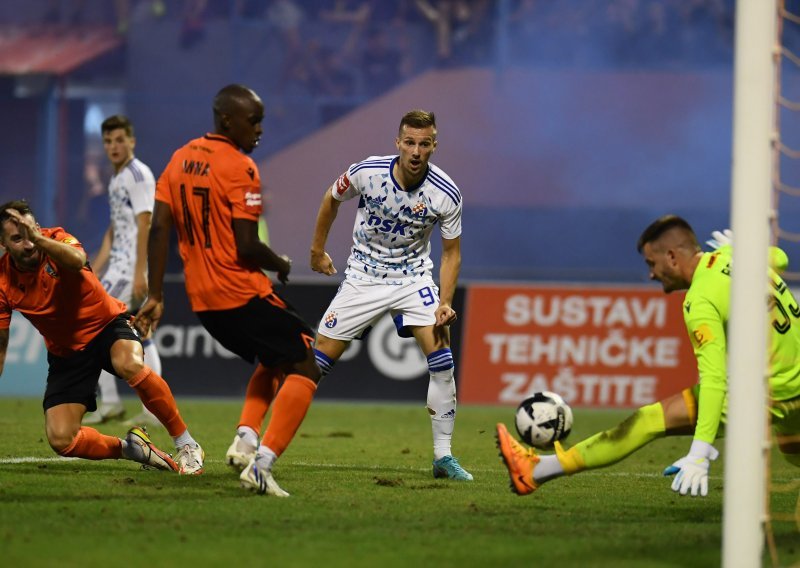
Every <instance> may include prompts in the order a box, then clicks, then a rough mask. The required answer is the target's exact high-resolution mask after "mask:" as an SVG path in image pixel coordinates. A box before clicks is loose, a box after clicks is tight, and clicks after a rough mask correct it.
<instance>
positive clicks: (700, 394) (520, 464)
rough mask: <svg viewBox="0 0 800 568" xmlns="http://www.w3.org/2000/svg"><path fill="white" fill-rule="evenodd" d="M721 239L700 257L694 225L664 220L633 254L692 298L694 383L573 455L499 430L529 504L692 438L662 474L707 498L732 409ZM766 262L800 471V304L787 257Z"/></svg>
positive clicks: (776, 419) (775, 355)
mask: <svg viewBox="0 0 800 568" xmlns="http://www.w3.org/2000/svg"><path fill="white" fill-rule="evenodd" d="M715 236H716V237H717V239H718V241H719V242H716V243H715V244H716V246H717V247H718V248H716V250H714V251H712V252H706V253H704V252H703V251H702V250H701V249H700V245H699V243H698V242H697V237H696V236H695V233H694V231H693V230H692V228H691V226H689V224H688V223H687V222H686V221H685V220H683V219H682V218H680V217H678V216H675V215H666V216H664V217H661V218H660V219H658V220H656V221H655V222H653V223H652V224H651V225H650V226H649V227H647V228H646V229H645V230H644V232H643V233H642V235H641V237H639V242H638V245H637V249H638V250H639V252H640V253H641V254H642V256H643V257H644V260H645V262H646V263H647V266H648V267H649V270H650V278H651V279H652V280H658V281H659V282H661V285H662V286H663V288H664V292H666V293H667V294H669V293H670V292H672V291H675V290H687V292H686V297H685V299H684V302H683V318H684V321H685V322H686V330H687V332H688V333H689V339H690V340H691V342H692V347H693V348H694V353H695V356H696V357H697V369H698V372H699V381H698V384H697V385H695V386H694V387H693V388H689V389H685V390H684V391H682V392H680V393H677V394H675V395H673V396H670V397H668V398H666V399H664V400H662V401H660V402H656V403H654V404H650V405H647V406H643V407H641V408H639V409H638V410H637V411H636V412H634V413H633V414H632V415H631V416H630V417H628V418H627V419H626V420H625V421H624V422H622V423H621V424H619V425H618V426H616V427H614V428H612V429H610V430H607V431H605V432H600V433H598V434H595V435H594V436H591V437H589V438H587V439H586V440H583V441H581V442H579V443H577V444H575V445H574V446H573V447H571V448H570V449H568V450H565V449H564V448H563V447H562V446H561V445H560V444H559V443H558V442H556V445H555V449H556V453H555V454H552V455H538V454H536V452H535V451H534V450H532V449H527V448H525V447H523V446H522V445H521V444H519V443H518V442H517V441H516V440H515V439H514V438H513V437H512V436H511V435H509V433H508V431H507V430H506V427H505V426H504V425H503V424H498V425H497V445H498V447H499V448H500V454H501V456H502V458H503V461H504V462H505V464H506V466H507V467H508V472H509V476H510V477H511V488H512V490H513V491H514V492H515V493H517V494H518V495H527V494H529V493H533V492H534V491H536V489H538V488H539V486H541V485H542V484H543V483H545V482H547V481H550V480H552V479H555V478H557V477H561V476H563V475H572V474H574V473H578V472H580V471H584V470H587V469H596V468H599V467H605V466H608V465H611V464H614V463H616V462H618V461H620V460H622V459H623V458H625V457H627V456H629V455H630V454H632V453H633V452H635V451H636V450H638V449H639V448H641V447H642V446H644V445H645V444H647V443H649V442H651V441H652V440H655V439H656V438H661V437H663V436H680V435H692V436H693V439H692V443H691V446H690V448H689V452H688V454H687V455H686V456H685V457H683V458H681V459H679V460H678V461H676V462H675V463H673V464H672V465H671V466H669V467H667V468H666V469H665V470H664V475H675V478H674V480H673V483H672V489H673V490H674V491H677V492H679V493H680V494H681V495H686V494H691V495H692V496H697V495H700V496H705V495H707V494H708V470H709V466H710V464H711V462H712V461H714V460H715V459H716V458H717V456H718V455H719V452H718V451H717V449H716V448H715V447H714V446H713V445H712V444H713V442H714V440H715V439H716V438H717V436H719V435H721V434H722V429H723V426H722V423H724V421H725V411H726V406H727V404H726V395H727V390H728V373H727V369H726V357H727V337H726V334H727V326H728V312H729V307H730V274H731V252H732V249H731V246H730V233H726V234H723V233H715ZM711 242H712V241H710V243H711ZM770 255H771V257H770V264H771V266H772V267H773V268H771V269H770V270H769V283H770V292H771V295H770V297H769V301H768V306H767V307H768V309H769V318H770V321H771V326H770V332H771V333H770V339H771V343H770V345H771V347H770V352H769V361H770V377H769V388H770V395H771V404H770V412H771V413H772V427H773V431H774V433H775V436H776V439H777V442H778V447H779V448H780V451H781V452H782V453H783V455H784V456H785V457H786V459H787V460H788V461H789V462H790V463H792V464H794V465H796V466H799V467H800V305H799V304H798V302H797V300H795V298H794V297H793V296H792V293H791V291H790V290H789V288H788V287H787V285H786V283H785V282H784V281H783V280H782V279H781V277H780V276H779V272H780V271H782V270H784V269H785V268H786V265H787V259H786V255H785V254H784V253H783V251H781V250H780V249H778V248H774V247H773V248H772V249H771V251H770ZM753 380H758V377H753Z"/></svg>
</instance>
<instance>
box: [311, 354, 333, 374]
mask: <svg viewBox="0 0 800 568" xmlns="http://www.w3.org/2000/svg"><path fill="white" fill-rule="evenodd" d="M314 359H316V360H317V365H319V369H320V371H322V376H323V377H324V376H325V375H327V374H328V373H330V372H331V371H332V370H333V365H334V364H335V363H336V361H334V360H333V359H331V358H330V357H328V356H327V355H325V353H323V352H322V351H319V350H318V349H314Z"/></svg>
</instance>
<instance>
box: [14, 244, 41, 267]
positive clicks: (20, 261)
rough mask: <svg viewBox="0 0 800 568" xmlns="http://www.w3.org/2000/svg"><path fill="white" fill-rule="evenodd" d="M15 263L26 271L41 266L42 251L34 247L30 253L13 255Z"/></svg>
mask: <svg viewBox="0 0 800 568" xmlns="http://www.w3.org/2000/svg"><path fill="white" fill-rule="evenodd" d="M12 258H13V259H14V264H16V265H17V268H19V269H20V270H25V271H33V270H36V269H37V268H38V267H39V264H40V263H41V262H42V251H40V250H39V249H34V250H32V251H31V252H29V253H20V254H19V255H14V256H12Z"/></svg>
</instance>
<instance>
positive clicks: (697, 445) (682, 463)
mask: <svg viewBox="0 0 800 568" xmlns="http://www.w3.org/2000/svg"><path fill="white" fill-rule="evenodd" d="M718 456H719V452H718V451H717V448H715V447H714V446H712V445H711V444H709V443H708V442H703V441H702V440H693V441H692V447H691V448H690V449H689V455H687V456H686V457H684V458H681V459H679V460H678V461H676V462H675V463H674V464H672V465H671V466H669V467H668V468H666V469H665V470H664V475H673V474H677V475H675V479H674V480H673V481H672V490H673V491H677V492H679V493H680V494H681V495H686V494H687V493H689V492H691V494H692V497H697V495H698V493H699V494H700V496H701V497H705V496H706V495H708V468H709V467H710V466H711V462H712V461H714V460H715V459H717V457H718Z"/></svg>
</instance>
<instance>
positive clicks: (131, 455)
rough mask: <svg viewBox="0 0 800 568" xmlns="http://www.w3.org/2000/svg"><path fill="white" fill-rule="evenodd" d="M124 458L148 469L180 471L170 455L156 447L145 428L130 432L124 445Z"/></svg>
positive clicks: (133, 429)
mask: <svg viewBox="0 0 800 568" xmlns="http://www.w3.org/2000/svg"><path fill="white" fill-rule="evenodd" d="M122 457H124V458H125V459H129V460H133V461H135V462H139V463H140V464H142V465H144V466H147V467H153V468H156V469H164V470H167V471H178V464H176V463H175V461H173V459H172V458H171V457H170V455H169V454H168V453H166V452H163V451H161V450H159V449H158V448H157V447H155V445H154V444H153V442H151V441H150V437H149V436H148V435H147V432H146V431H145V430H144V428H138V427H137V428H131V429H130V430H128V433H127V434H126V435H125V440H124V443H123V444H122Z"/></svg>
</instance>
